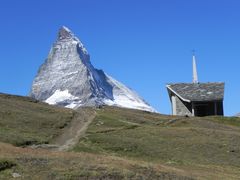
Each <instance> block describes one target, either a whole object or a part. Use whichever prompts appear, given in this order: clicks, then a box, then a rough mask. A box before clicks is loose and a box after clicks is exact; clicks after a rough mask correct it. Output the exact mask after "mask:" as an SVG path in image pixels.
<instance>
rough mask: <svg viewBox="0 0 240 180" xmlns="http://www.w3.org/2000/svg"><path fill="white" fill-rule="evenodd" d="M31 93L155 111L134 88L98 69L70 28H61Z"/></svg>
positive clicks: (65, 101)
mask: <svg viewBox="0 0 240 180" xmlns="http://www.w3.org/2000/svg"><path fill="white" fill-rule="evenodd" d="M30 96H31V97H33V98H35V99H37V100H40V101H44V102H47V103H49V104H54V105H60V106H65V107H68V108H78V107H80V106H98V105H110V106H119V107H126V108H133V109H140V110H146V111H155V110H154V109H153V108H152V107H151V106H150V105H148V104H147V103H146V102H145V101H144V100H143V99H142V98H141V97H139V96H138V95H137V94H136V93H135V92H134V91H132V90H131V89H129V88H127V87H126V86H125V85H123V84H122V83H120V82H118V81H116V80H115V79H113V78H112V77H110V76H109V75H107V74H105V73H104V72H103V71H102V70H98V69H95V68H94V67H93V65H92V64H91V62H90V56H89V54H88V52H87V50H86V48H85V47H84V45H83V44H82V43H81V41H80V40H79V39H78V38H77V37H76V36H75V35H74V34H73V33H72V32H71V31H70V30H69V29H68V28H67V27H62V28H60V30H59V33H58V38H57V41H56V42H55V43H54V44H53V46H52V48H51V50H50V52H49V55H48V57H47V59H46V61H45V63H44V64H43V65H42V66H41V67H40V69H39V71H38V73H37V75H36V77H35V79H34V81H33V84H32V88H31V92H30Z"/></svg>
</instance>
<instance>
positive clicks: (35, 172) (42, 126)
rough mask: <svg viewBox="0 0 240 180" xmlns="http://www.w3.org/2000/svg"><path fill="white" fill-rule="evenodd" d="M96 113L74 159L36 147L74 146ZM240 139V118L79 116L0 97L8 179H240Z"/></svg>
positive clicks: (0, 153)
mask: <svg viewBox="0 0 240 180" xmlns="http://www.w3.org/2000/svg"><path fill="white" fill-rule="evenodd" d="M94 111H95V112H94ZM91 112H94V114H96V116H95V118H94V119H93V121H91V122H92V123H91V124H90V125H89V126H88V128H87V130H86V131H83V132H84V133H85V134H82V135H81V136H79V137H81V139H80V140H79V142H78V141H76V142H78V143H77V144H76V145H75V147H74V148H73V149H72V152H56V151H53V150H47V149H45V150H44V149H31V148H28V145H31V144H41V143H49V144H51V143H56V142H57V141H58V140H59V138H60V140H63V141H67V140H68V139H67V138H68V137H71V138H72V135H71V131H72V130H74V131H76V130H77V129H76V128H77V126H76V123H77V122H81V123H83V124H84V122H85V121H86V122H87V119H86V118H87V116H88V114H89V113H91ZM83 115H84V118H83V120H81V117H83ZM86 127H87V126H86ZM75 133H76V132H75ZM61 137H63V138H61ZM239 139H240V118H226V117H204V118H186V117H174V116H164V115H159V114H154V113H149V112H144V111H137V110H129V109H121V108H113V107H103V108H102V109H95V110H93V109H88V108H85V109H79V110H77V111H73V110H70V109H65V108H59V107H54V106H49V105H47V104H45V103H40V102H37V101H35V100H33V99H30V98H26V97H20V96H11V95H5V94H0V179H11V177H12V175H13V173H19V174H20V175H21V177H22V179H239V177H240V141H239ZM10 144H12V145H10ZM13 145H14V146H13ZM15 146H21V147H15ZM22 147H24V148H22Z"/></svg>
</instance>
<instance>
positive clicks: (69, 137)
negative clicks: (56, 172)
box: [53, 108, 96, 151]
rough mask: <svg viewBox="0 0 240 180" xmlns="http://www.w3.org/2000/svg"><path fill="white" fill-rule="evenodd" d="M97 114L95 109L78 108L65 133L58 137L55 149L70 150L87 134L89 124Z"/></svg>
mask: <svg viewBox="0 0 240 180" xmlns="http://www.w3.org/2000/svg"><path fill="white" fill-rule="evenodd" d="M95 116H96V112H95V111H94V110H93V109H87V108H85V109H82V110H78V111H77V114H76V117H75V118H74V119H73V120H72V122H71V124H70V125H69V127H67V128H66V129H65V130H64V133H63V134H62V135H60V136H59V137H57V138H56V140H55V142H54V144H55V148H53V149H54V150H57V151H68V150H70V149H71V148H73V147H74V145H75V144H77V143H78V141H79V139H80V138H81V137H83V136H84V135H85V132H86V130H87V128H88V126H89V125H90V124H91V122H92V121H93V119H94V118H95Z"/></svg>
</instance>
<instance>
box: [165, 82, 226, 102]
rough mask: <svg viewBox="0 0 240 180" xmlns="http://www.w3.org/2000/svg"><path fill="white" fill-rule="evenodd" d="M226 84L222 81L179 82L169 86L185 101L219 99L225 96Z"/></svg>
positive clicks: (169, 88) (170, 89)
mask: <svg viewBox="0 0 240 180" xmlns="http://www.w3.org/2000/svg"><path fill="white" fill-rule="evenodd" d="M224 86H225V84H224V83H222V82H220V83H195V84H194V83H177V84H168V85H167V88H168V90H169V91H171V92H172V93H174V94H176V95H177V96H179V98H181V99H182V100H183V101H187V102H191V101H219V100H223V98H224Z"/></svg>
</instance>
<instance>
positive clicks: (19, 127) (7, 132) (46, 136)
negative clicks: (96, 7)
mask: <svg viewBox="0 0 240 180" xmlns="http://www.w3.org/2000/svg"><path fill="white" fill-rule="evenodd" d="M73 117H74V111H72V110H69V109H64V108H56V107H54V106H49V105H47V104H45V103H40V102H38V101H36V100H33V99H31V98H27V97H20V96H11V95H5V94H0V141H2V142H8V143H11V144H14V145H17V146H25V145H31V144H42V143H49V142H51V140H52V139H53V138H55V137H56V136H58V135H59V134H60V133H62V131H63V128H64V127H65V126H67V125H68V124H69V123H70V122H71V120H72V118H73Z"/></svg>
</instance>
